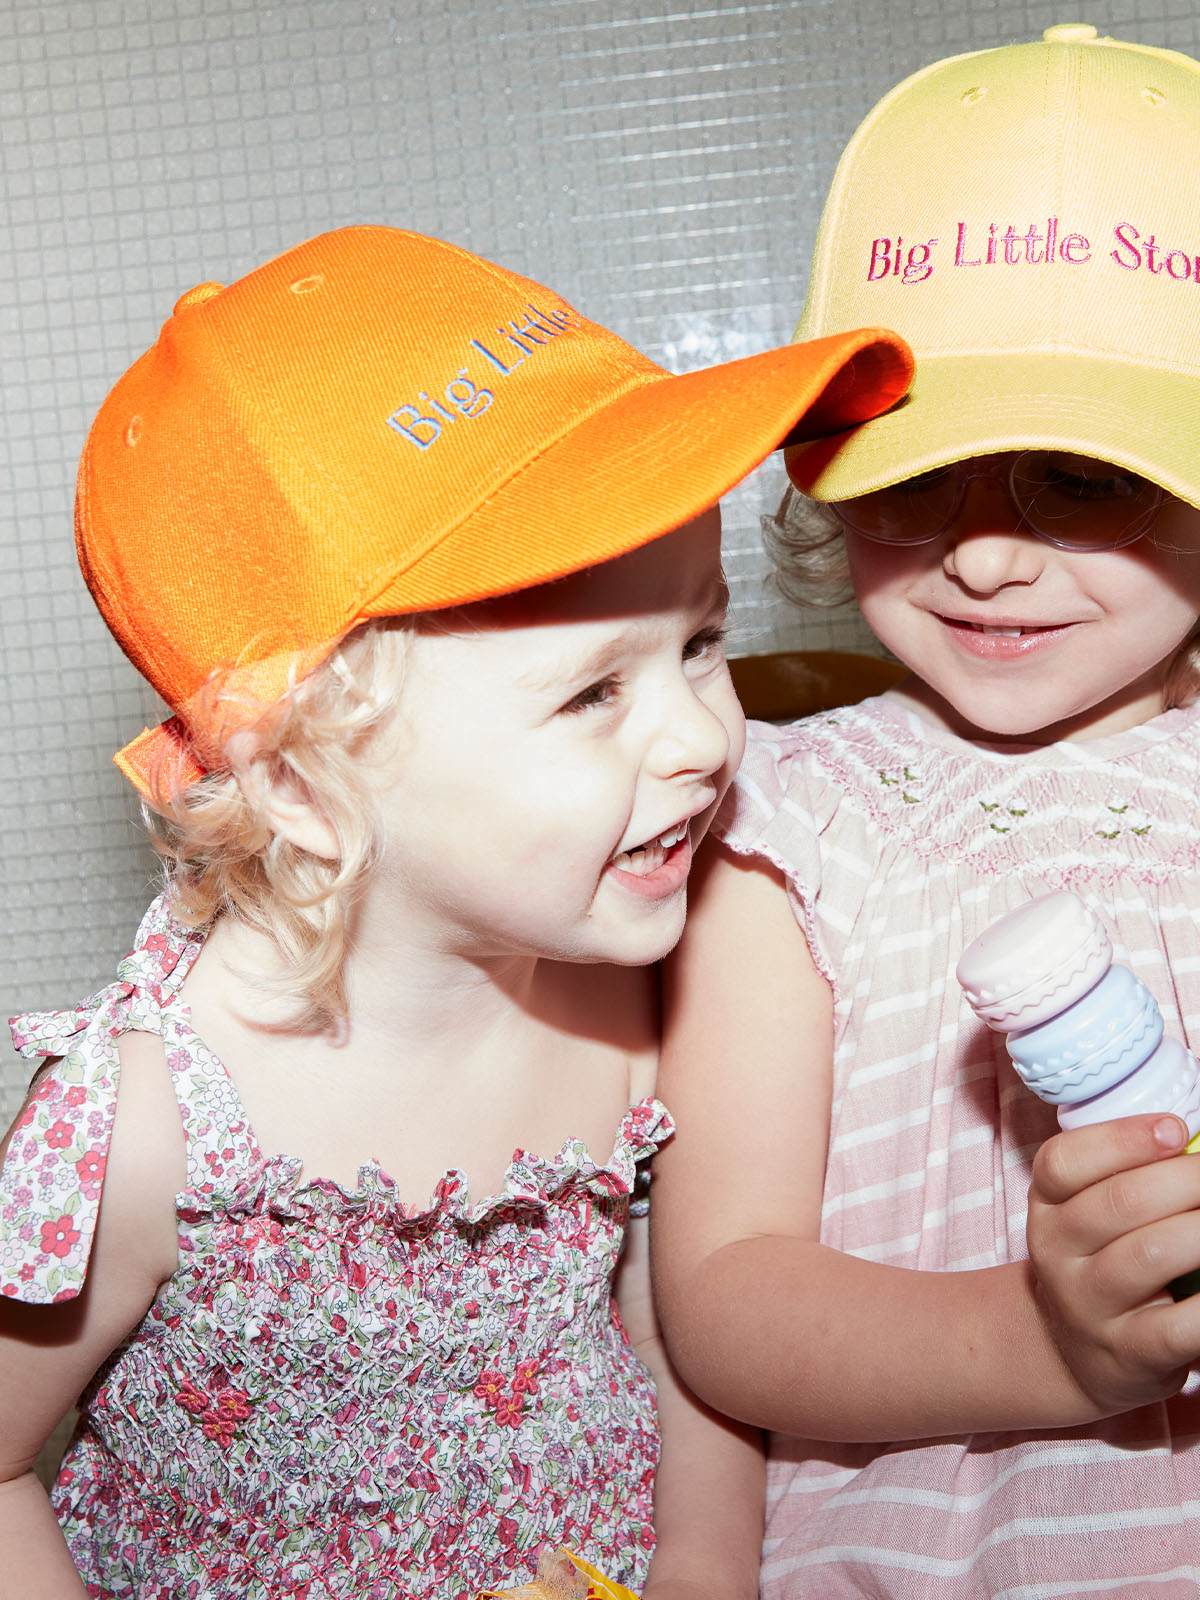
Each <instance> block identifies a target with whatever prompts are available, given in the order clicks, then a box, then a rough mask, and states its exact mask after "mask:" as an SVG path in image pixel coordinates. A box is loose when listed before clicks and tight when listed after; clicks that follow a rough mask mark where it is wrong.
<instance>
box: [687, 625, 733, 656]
mask: <svg viewBox="0 0 1200 1600" xmlns="http://www.w3.org/2000/svg"><path fill="white" fill-rule="evenodd" d="M728 632H729V630H728V628H725V627H720V628H702V629H701V630H700V632H699V633H694V634H693V635H692V637H691V638H690V639H689V640H688V642H687V643H686V644H685V645H684V647H683V659H684V660H685V661H698V660H699V659H700V658H701V656H706V655H712V654H715V653H716V652H718V651H720V650H721V648H722V646H723V645H724V643H725V639H726V636H727V635H728Z"/></svg>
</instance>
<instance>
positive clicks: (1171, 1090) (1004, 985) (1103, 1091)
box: [957, 890, 1200, 1299]
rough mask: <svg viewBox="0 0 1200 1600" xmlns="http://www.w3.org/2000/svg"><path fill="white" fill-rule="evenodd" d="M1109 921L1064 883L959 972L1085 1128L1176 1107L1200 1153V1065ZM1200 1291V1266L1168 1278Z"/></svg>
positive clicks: (1063, 1120)
mask: <svg viewBox="0 0 1200 1600" xmlns="http://www.w3.org/2000/svg"><path fill="white" fill-rule="evenodd" d="M1112 956H1113V951H1112V941H1111V940H1110V939H1109V936H1108V932H1107V930H1106V929H1105V927H1104V925H1103V923H1102V922H1101V921H1100V919H1099V918H1098V917H1097V916H1096V915H1095V913H1094V912H1093V911H1091V910H1090V909H1089V907H1087V906H1086V905H1084V903H1083V901H1082V900H1080V899H1079V898H1078V896H1076V895H1074V894H1071V893H1070V892H1069V891H1067V890H1060V891H1058V892H1057V893H1055V894H1047V895H1040V896H1038V897H1037V898H1036V899H1034V900H1030V901H1028V902H1027V903H1026V904H1025V905H1023V906H1018V907H1017V908H1016V910H1014V911H1010V912H1009V913H1008V915H1007V916H1004V917H1001V918H1000V919H999V921H997V922H994V923H993V924H992V925H991V927H990V928H987V929H986V930H985V931H984V932H983V933H982V934H980V936H979V938H978V939H976V940H975V941H974V943H972V944H970V945H968V947H967V949H966V950H965V951H964V952H963V954H962V957H961V959H960V961H959V963H958V967H957V976H958V981H959V983H960V984H961V986H962V990H963V993H964V995H965V996H966V999H967V1003H968V1004H969V1005H970V1007H971V1009H972V1011H974V1013H975V1015H976V1016H977V1017H978V1018H979V1019H980V1021H981V1022H984V1023H986V1024H987V1026H988V1027H989V1028H991V1029H993V1030H994V1031H995V1032H997V1033H1002V1034H1004V1035H1005V1046H1006V1048H1007V1050H1008V1054H1009V1056H1010V1057H1011V1059H1012V1063H1013V1066H1014V1067H1015V1068H1016V1070H1017V1074H1018V1076H1019V1077H1020V1078H1021V1081H1022V1082H1023V1083H1024V1084H1026V1085H1027V1087H1028V1088H1030V1089H1032V1090H1033V1092H1034V1094H1036V1095H1037V1096H1038V1097H1039V1098H1040V1099H1042V1100H1046V1101H1048V1102H1049V1103H1050V1104H1052V1105H1056V1106H1057V1107H1058V1121H1059V1126H1060V1127H1063V1128H1082V1127H1086V1126H1087V1125H1089V1124H1090V1123H1093V1122H1108V1121H1110V1120H1111V1119H1112V1118H1114V1117H1131V1116H1135V1115H1136V1114H1137V1113H1139V1112H1148V1111H1160V1112H1161V1111H1169V1112H1173V1113H1174V1114H1175V1116H1177V1117H1180V1118H1181V1119H1182V1120H1183V1121H1184V1122H1185V1123H1186V1124H1187V1130H1188V1139H1189V1143H1188V1145H1187V1149H1188V1150H1190V1151H1195V1150H1198V1149H1200V1063H1198V1062H1197V1060H1196V1057H1195V1056H1194V1055H1193V1054H1192V1053H1191V1051H1190V1050H1188V1049H1186V1048H1185V1047H1184V1045H1182V1044H1181V1043H1180V1041H1179V1040H1178V1039H1174V1038H1172V1037H1170V1036H1169V1035H1167V1034H1165V1032H1164V1028H1163V1019H1162V1013H1161V1012H1160V1011H1159V1009H1158V1005H1157V1003H1156V1002H1155V999H1154V996H1153V995H1152V994H1151V993H1150V991H1149V989H1147V988H1146V986H1145V984H1144V983H1142V981H1141V980H1140V979H1139V978H1137V977H1135V976H1134V974H1133V973H1132V972H1131V971H1130V970H1129V968H1128V967H1124V966H1120V965H1118V964H1117V963H1115V962H1114V961H1113V958H1112ZM1170 1287H1171V1292H1172V1294H1174V1296H1175V1298H1176V1299H1182V1298H1184V1296H1186V1295H1188V1294H1193V1293H1195V1292H1196V1290H1197V1289H1200V1271H1198V1272H1196V1273H1190V1274H1188V1275H1187V1276H1186V1277H1185V1278H1181V1279H1178V1280H1177V1281H1176V1282H1175V1283H1173V1284H1171V1286H1170Z"/></svg>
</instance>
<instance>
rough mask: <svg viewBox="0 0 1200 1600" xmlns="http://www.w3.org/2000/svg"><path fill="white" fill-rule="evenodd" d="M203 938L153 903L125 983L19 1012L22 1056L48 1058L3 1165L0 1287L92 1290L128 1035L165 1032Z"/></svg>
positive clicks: (22, 1292)
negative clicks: (197, 940)
mask: <svg viewBox="0 0 1200 1600" xmlns="http://www.w3.org/2000/svg"><path fill="white" fill-rule="evenodd" d="M193 944H194V940H193V939H192V938H191V937H189V936H188V935H187V934H186V933H185V931H184V930H181V929H179V928H178V927H177V925H175V924H173V923H172V922H171V921H170V918H169V916H168V914H167V911H166V908H165V906H164V905H163V903H162V902H161V901H156V902H155V903H154V905H153V906H151V908H150V910H149V912H148V913H147V915H146V917H145V919H144V920H143V922H142V926H141V928H140V929H139V931H138V942H137V945H136V947H135V949H134V951H133V952H132V954H130V955H129V956H127V957H126V958H125V960H124V961H123V962H122V963H121V966H120V968H119V969H118V970H119V974H120V978H119V981H118V982H116V983H113V984H110V985H109V987H108V988H107V989H102V990H101V991H100V993H99V994H96V995H93V996H92V998H91V999H90V1000H86V1001H84V1003H83V1004H82V1005H81V1006H78V1007H77V1008H76V1009H75V1010H73V1011H49V1012H41V1013H31V1014H30V1015H28V1016H20V1017H14V1018H13V1020H12V1024H11V1026H12V1036H13V1043H14V1044H15V1046H16V1048H17V1049H18V1050H19V1051H20V1053H21V1054H22V1055H23V1056H26V1057H28V1058H36V1057H39V1056H41V1057H47V1058H49V1060H50V1064H49V1065H48V1066H46V1067H44V1068H43V1070H42V1071H41V1073H40V1074H39V1075H38V1076H37V1077H36V1078H35V1080H34V1085H33V1088H32V1090H31V1092H30V1095H29V1098H28V1100H27V1101H26V1103H25V1107H24V1110H23V1111H22V1112H21V1115H20V1117H19V1118H18V1119H17V1122H16V1125H15V1127H14V1128H13V1131H12V1136H11V1138H10V1140H9V1144H8V1149H7V1151H6V1153H5V1157H4V1164H3V1166H2V1167H0V1294H5V1295H8V1296H10V1297H12V1298H15V1299H18V1300H23V1301H26V1302H27V1303H29V1304H31V1305H50V1304H52V1303H54V1302H55V1301H59V1300H70V1299H73V1298H74V1297H75V1295H77V1294H78V1293H79V1291H80V1290H81V1289H82V1288H83V1282H84V1277H85V1275H86V1273H87V1265H88V1260H89V1258H90V1256H91V1250H92V1240H93V1238H94V1236H95V1231H96V1218H97V1215H98V1214H99V1210H100V1193H101V1189H102V1187H103V1183H104V1169H105V1166H106V1164H107V1161H108V1148H109V1143H110V1141H111V1138H112V1126H113V1113H114V1111H115V1109H116V1100H117V1082H118V1078H119V1075H120V1058H119V1055H118V1053H117V1041H118V1039H119V1038H120V1036H121V1034H123V1033H128V1032H130V1031H131V1030H133V1029H137V1030H140V1031H143V1032H146V1033H161V1032H162V1004H163V1000H164V996H165V993H166V992H169V991H172V990H173V989H174V988H175V987H177V986H178V983H179V981H181V979H182V976H183V972H184V971H185V970H186V967H187V965H189V964H190V963H188V962H181V960H180V958H181V957H182V956H183V955H185V954H187V953H189V951H190V950H191V949H192V947H193Z"/></svg>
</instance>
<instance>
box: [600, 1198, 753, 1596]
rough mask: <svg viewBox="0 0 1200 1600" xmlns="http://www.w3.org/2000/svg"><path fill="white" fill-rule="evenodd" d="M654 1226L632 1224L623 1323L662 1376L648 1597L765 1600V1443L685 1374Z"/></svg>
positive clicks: (621, 1278) (620, 1293) (620, 1282)
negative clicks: (666, 1328) (669, 1335)
mask: <svg viewBox="0 0 1200 1600" xmlns="http://www.w3.org/2000/svg"><path fill="white" fill-rule="evenodd" d="M653 1203H654V1202H653V1200H652V1201H651V1206H652V1208H653ZM646 1223H647V1219H646V1218H645V1217H634V1218H632V1219H631V1221H630V1224H629V1228H628V1231H627V1233H626V1238H625V1251H624V1254H623V1256H622V1258H621V1267H620V1271H619V1274H618V1278H617V1298H618V1302H619V1304H620V1308H621V1317H622V1320H623V1321H624V1323H625V1327H626V1331H627V1332H628V1334H629V1337H630V1340H631V1342H632V1344H633V1346H634V1349H635V1350H636V1351H637V1353H638V1355H639V1356H641V1358H642V1360H643V1361H644V1362H645V1363H646V1365H647V1366H648V1367H649V1369H650V1372H651V1374H652V1376H653V1378H654V1382H655V1386H656V1389H657V1394H658V1416H659V1424H660V1427H661V1429H662V1457H661V1459H660V1462H659V1470H658V1475H657V1478H656V1480H655V1489H654V1528H655V1533H656V1535H657V1539H658V1545H657V1549H656V1551H655V1555H654V1560H653V1562H652V1563H651V1567H650V1577H649V1579H648V1581H647V1584H646V1588H645V1591H644V1600H717V1597H718V1596H719V1597H720V1600H756V1597H757V1595H758V1568H759V1562H760V1559H761V1554H762V1529H763V1499H764V1492H765V1484H764V1461H763V1451H762V1442H761V1438H760V1436H759V1434H758V1431H757V1430H756V1429H750V1428H743V1427H741V1426H739V1424H737V1423H734V1422H730V1421H729V1420H728V1419H727V1418H725V1417H717V1416H715V1415H714V1414H713V1413H712V1412H711V1411H709V1410H708V1408H707V1407H706V1406H704V1405H702V1404H701V1402H700V1401H698V1400H697V1399H696V1397H695V1396H694V1395H692V1394H689V1393H688V1391H687V1390H686V1389H685V1388H684V1387H683V1385H682V1384H681V1383H680V1381H679V1379H678V1377H677V1376H676V1373H675V1371H674V1368H673V1367H672V1366H671V1363H670V1360H669V1359H668V1356H667V1353H666V1350H665V1349H664V1347H663V1343H662V1339H661V1338H660V1336H659V1331H658V1324H657V1319H656V1317H655V1314H654V1307H653V1303H652V1301H651V1297H650V1267H649V1255H650V1252H649V1243H648V1239H647V1228H646Z"/></svg>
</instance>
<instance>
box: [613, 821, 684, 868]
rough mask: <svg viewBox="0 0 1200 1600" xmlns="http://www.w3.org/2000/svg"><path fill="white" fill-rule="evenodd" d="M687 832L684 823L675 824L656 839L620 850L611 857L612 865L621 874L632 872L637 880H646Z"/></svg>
mask: <svg viewBox="0 0 1200 1600" xmlns="http://www.w3.org/2000/svg"><path fill="white" fill-rule="evenodd" d="M687 831H688V825H687V823H686V822H677V823H676V824H675V826H674V827H673V828H668V829H667V831H666V832H665V833H660V834H659V836H658V838H657V839H649V840H647V842H646V843H645V844H639V845H637V846H635V847H634V849H632V850H622V851H621V852H620V854H619V855H615V856H614V857H613V859H612V864H613V866H614V867H617V868H619V869H620V870H621V871H622V872H632V873H633V875H634V876H635V877H637V878H648V877H649V876H650V874H651V873H652V872H657V871H658V869H659V867H661V866H662V865H663V863H664V862H665V861H666V859H667V857H668V855H669V854H670V853H671V851H672V850H673V849H674V848H675V847H676V845H678V844H681V843H682V842H683V840H684V839H685V838H686V837H687Z"/></svg>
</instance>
